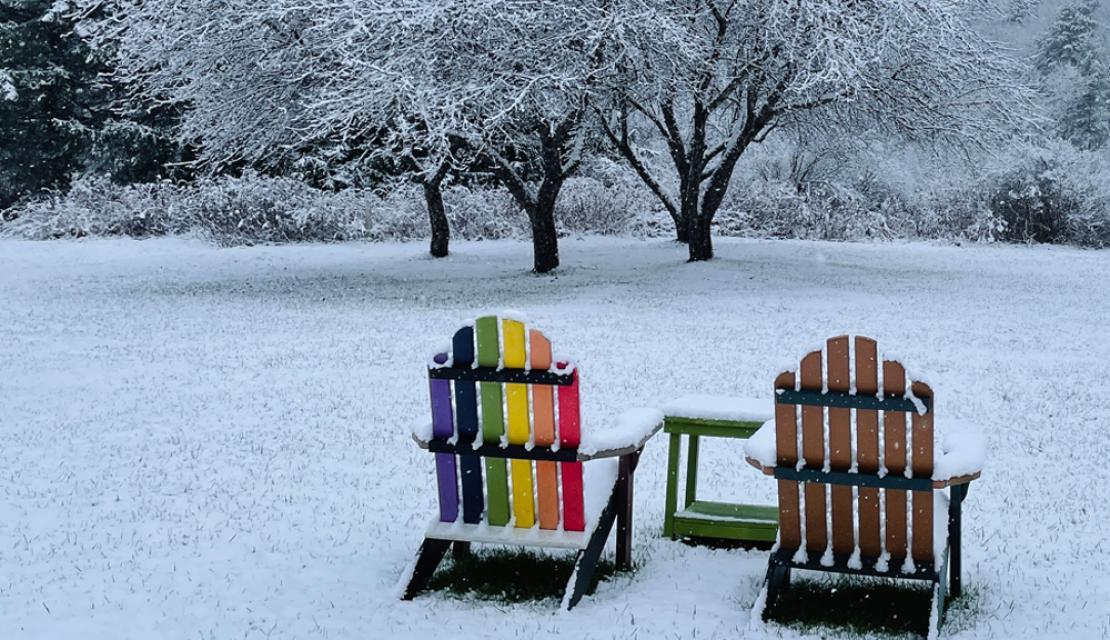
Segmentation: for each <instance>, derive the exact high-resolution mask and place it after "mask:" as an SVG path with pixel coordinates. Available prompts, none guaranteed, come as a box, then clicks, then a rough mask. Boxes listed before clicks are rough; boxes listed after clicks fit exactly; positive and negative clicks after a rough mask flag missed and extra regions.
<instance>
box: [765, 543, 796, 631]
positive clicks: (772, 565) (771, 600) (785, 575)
mask: <svg viewBox="0 0 1110 640" xmlns="http://www.w3.org/2000/svg"><path fill="white" fill-rule="evenodd" d="M766 583H767V601H766V603H764V605H763V619H764V620H766V619H767V617H768V616H769V615H770V613H771V612H772V611H773V610H774V608H775V605H776V604H778V599H779V596H780V595H781V594H782V592H783V591H785V590H786V589H787V588H788V587H789V586H790V567H787V566H785V565H781V564H778V563H777V562H775V559H774V558H771V560H770V562H768V563H767V580H766Z"/></svg>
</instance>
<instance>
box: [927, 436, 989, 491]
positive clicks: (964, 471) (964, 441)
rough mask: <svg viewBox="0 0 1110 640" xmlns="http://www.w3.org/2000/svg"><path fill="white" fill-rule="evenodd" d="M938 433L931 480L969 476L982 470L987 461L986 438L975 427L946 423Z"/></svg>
mask: <svg viewBox="0 0 1110 640" xmlns="http://www.w3.org/2000/svg"><path fill="white" fill-rule="evenodd" d="M945 427H946V428H945V430H944V431H943V432H941V433H939V434H938V436H939V437H938V438H937V451H936V457H935V459H934V461H933V480H949V479H952V478H958V477H961V476H971V475H975V474H977V473H979V472H980V471H982V470H983V465H984V464H985V463H986V461H987V439H986V438H985V437H984V436H983V434H982V432H980V431H979V429H977V428H976V427H973V426H969V425H966V424H953V423H946V424H945Z"/></svg>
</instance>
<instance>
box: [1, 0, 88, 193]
mask: <svg viewBox="0 0 1110 640" xmlns="http://www.w3.org/2000/svg"><path fill="white" fill-rule="evenodd" d="M51 4H52V2H51V0H0V70H2V71H0V98H3V99H0V208H3V207H7V206H9V205H11V204H12V203H14V202H15V201H17V200H19V199H22V198H24V197H27V196H29V195H33V194H35V193H37V192H40V191H42V190H43V189H51V188H57V187H60V186H63V185H65V184H66V183H67V182H68V181H69V179H70V178H71V176H72V175H73V174H74V173H75V172H76V171H77V170H78V169H79V168H80V167H81V165H82V162H83V160H84V158H85V156H86V154H87V152H88V150H89V148H90V145H91V143H92V139H93V132H94V131H95V130H96V129H97V128H99V127H100V126H101V125H102V124H103V123H104V121H105V119H106V115H107V114H106V112H105V109H104V107H105V106H106V104H107V98H106V96H105V95H104V91H103V89H102V88H99V87H98V86H97V84H98V83H97V74H98V73H100V72H101V71H102V70H103V69H101V68H100V67H99V66H98V65H97V64H96V63H95V62H93V61H91V60H90V58H89V55H88V53H89V52H88V50H87V48H86V47H85V46H84V44H83V43H82V42H81V40H80V38H78V37H77V35H76V34H75V33H74V32H73V28H72V25H71V24H69V23H67V22H66V21H64V20H63V19H61V18H60V17H59V16H57V15H55V14H53V13H52V12H51V11H50V8H51Z"/></svg>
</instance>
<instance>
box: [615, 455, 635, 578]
mask: <svg viewBox="0 0 1110 640" xmlns="http://www.w3.org/2000/svg"><path fill="white" fill-rule="evenodd" d="M639 460H640V451H635V452H633V453H630V454H627V455H623V456H621V458H620V472H619V475H618V477H617V489H616V490H617V497H618V502H617V569H618V570H621V571H624V570H628V569H631V568H632V490H633V487H634V485H635V483H634V478H635V473H636V466H637V464H638V463H639Z"/></svg>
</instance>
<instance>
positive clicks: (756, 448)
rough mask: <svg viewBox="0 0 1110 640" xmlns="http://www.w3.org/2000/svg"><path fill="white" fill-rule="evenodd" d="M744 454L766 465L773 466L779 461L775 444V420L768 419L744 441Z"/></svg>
mask: <svg viewBox="0 0 1110 640" xmlns="http://www.w3.org/2000/svg"><path fill="white" fill-rule="evenodd" d="M744 455H746V456H747V457H748V459H749V460H754V461H756V462H758V463H759V464H761V465H763V466H764V467H773V466H775V463H776V462H777V461H778V449H777V446H776V444H775V421H774V420H768V421H767V422H764V423H763V426H762V427H760V428H759V430H758V431H756V432H755V433H753V434H752V437H750V438H748V439H747V440H746V441H745V442H744Z"/></svg>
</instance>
